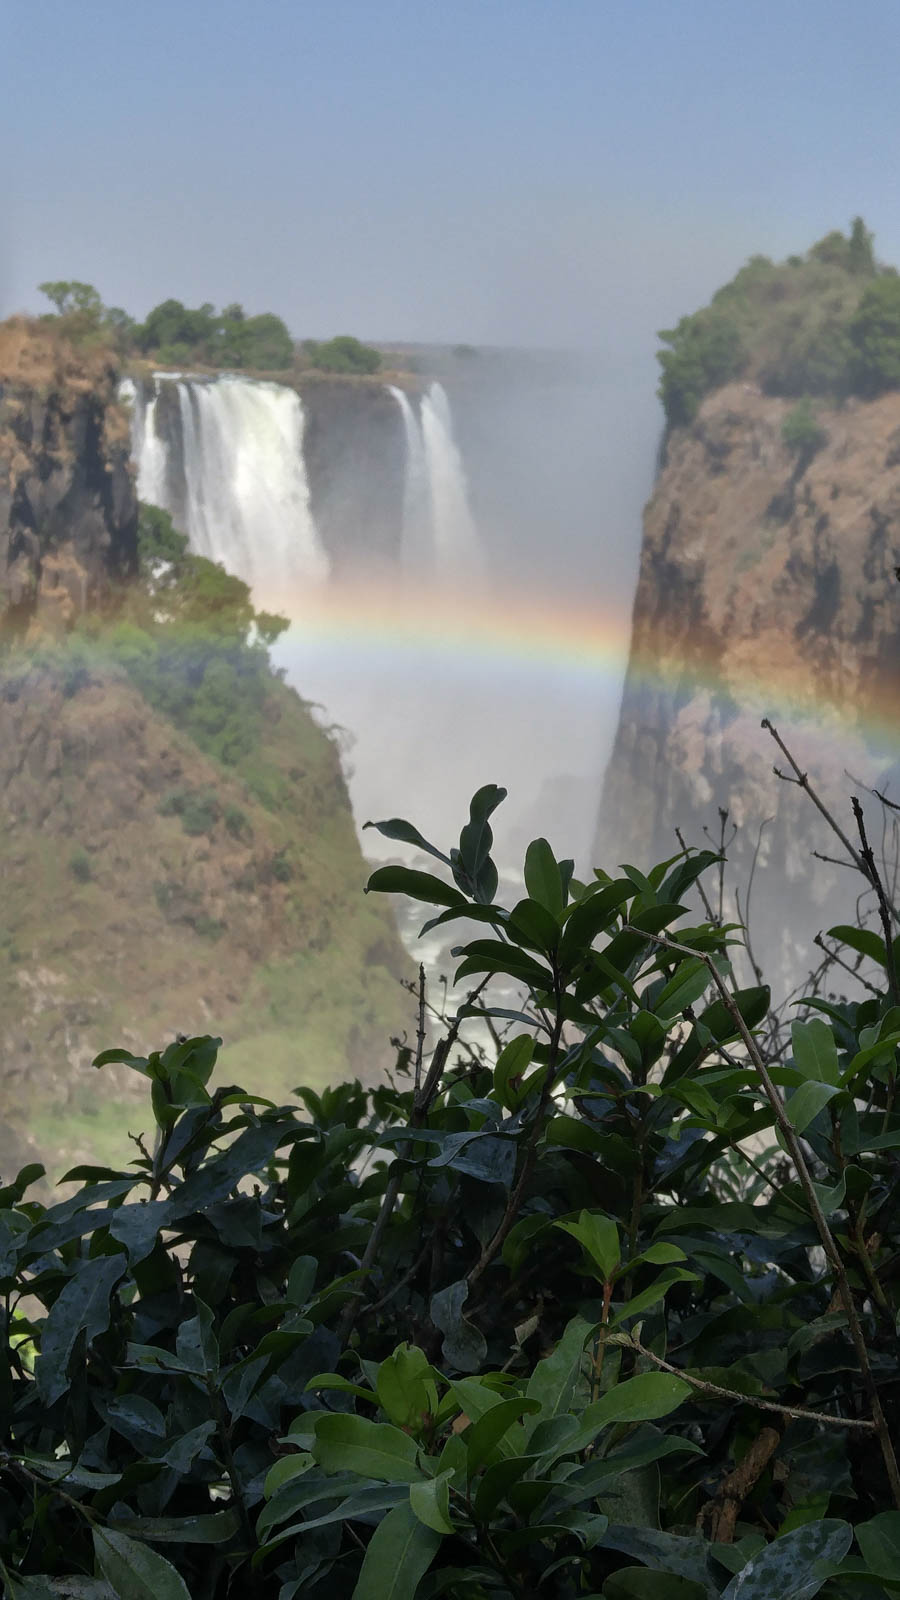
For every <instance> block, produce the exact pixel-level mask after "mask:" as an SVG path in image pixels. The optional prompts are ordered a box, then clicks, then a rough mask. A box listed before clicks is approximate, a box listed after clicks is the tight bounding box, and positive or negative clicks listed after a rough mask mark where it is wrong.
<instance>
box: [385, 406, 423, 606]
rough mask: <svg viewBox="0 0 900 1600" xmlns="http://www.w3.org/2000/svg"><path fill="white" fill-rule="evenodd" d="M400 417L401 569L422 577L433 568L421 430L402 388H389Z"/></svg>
mask: <svg viewBox="0 0 900 1600" xmlns="http://www.w3.org/2000/svg"><path fill="white" fill-rule="evenodd" d="M389 389H390V393H391V394H392V395H393V397H394V399H395V400H396V402H397V404H398V406H399V407H400V414H401V416H402V418H403V431H404V434H405V437H406V470H405V474H404V480H403V528H402V532H401V546H400V550H401V567H402V569H403V571H404V572H409V573H411V574H414V575H417V576H422V575H424V574H427V573H429V572H431V571H432V570H433V567H434V536H433V532H432V512H431V485H430V483H429V478H428V461H427V458H426V455H425V441H424V439H423V438H422V429H421V426H420V424H419V419H418V417H417V416H416V413H415V411H414V410H413V408H412V406H411V405H410V402H409V399H408V397H407V396H406V395H405V394H404V392H403V390H402V389H397V388H395V387H394V385H393V384H391V385H389Z"/></svg>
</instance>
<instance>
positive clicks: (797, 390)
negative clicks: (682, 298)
mask: <svg viewBox="0 0 900 1600" xmlns="http://www.w3.org/2000/svg"><path fill="white" fill-rule="evenodd" d="M659 337H660V339H661V340H662V342H663V344H664V346H666V348H664V349H663V350H661V351H660V352H659V354H658V358H657V359H658V360H659V362H660V365H661V367H662V378H661V381H660V387H659V394H660V398H661V400H662V402H663V407H664V409H665V413H666V421H667V423H668V426H669V427H670V428H676V427H680V426H683V425H685V424H687V423H689V422H691V421H692V420H693V418H694V416H695V415H696V413H697V410H698V408H699V406H700V402H701V401H702V399H703V397H704V395H706V394H708V393H709V392H710V391H711V390H712V389H716V388H718V387H719V386H720V385H721V384H724V383H729V382H730V381H731V380H732V379H735V378H739V377H744V378H747V379H750V380H752V381H753V382H755V383H757V384H758V385H759V387H760V388H761V389H762V390H763V392H764V393H766V394H771V395H785V396H793V397H801V396H805V395H809V396H814V397H819V398H821V399H823V400H829V401H832V402H840V401H841V400H843V399H845V398H846V397H847V396H848V395H851V394H857V395H863V396H866V397H871V396H873V395H877V394H881V393H883V392H884V391H885V390H886V389H896V388H900V276H898V273H897V271H896V268H894V267H885V266H882V265H880V264H879V263H878V262H877V261H876V260H875V253H874V249H873V235H872V234H871V233H870V232H869V231H868V229H867V228H866V225H865V223H864V221H863V219H862V217H857V218H855V220H854V222H853V224H852V226H851V229H850V233H849V235H847V234H843V233H841V232H840V231H838V230H835V231H834V232H833V233H828V234H826V235H825V237H824V239H820V240H819V241H818V243H817V244H814V245H813V246H812V248H811V249H810V250H809V251H807V253H806V255H803V256H789V257H788V259H787V261H783V262H778V263H776V262H773V261H770V260H769V259H768V257H767V256H753V257H751V259H750V260H749V261H748V262H747V264H746V266H744V267H742V268H741V270H740V272H738V274H737V276H736V277H734V278H733V279H732V281H731V282H730V283H727V284H725V286H724V288H722V289H719V290H718V291H717V293H716V294H714V295H713V298H712V302H711V304H710V305H708V306H704V307H703V309H702V310H700V311H697V312H695V313H694V314H693V316H688V317H682V318H681V321H680V322H679V323H678V325H677V326H676V327H675V328H668V329H664V330H663V331H662V332H661V333H660V335H659Z"/></svg>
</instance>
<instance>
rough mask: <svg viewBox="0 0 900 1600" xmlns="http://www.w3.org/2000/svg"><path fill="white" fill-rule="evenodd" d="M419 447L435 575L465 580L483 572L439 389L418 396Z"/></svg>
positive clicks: (447, 408) (444, 400) (433, 386)
mask: <svg viewBox="0 0 900 1600" xmlns="http://www.w3.org/2000/svg"><path fill="white" fill-rule="evenodd" d="M421 415H422V442H423V447H424V452H425V463H426V467H427V472H428V483H429V487H430V490H431V524H432V534H433V539H434V556H435V569H436V571H437V573H438V574H439V575H440V576H442V577H447V578H454V579H459V580H471V579H472V578H473V577H475V576H477V575H478V574H479V573H480V572H481V570H482V566H483V562H482V554H481V544H480V541H479V538H478V530H477V528H476V527H475V522H474V519H473V517H472V513H471V511H470V509H469V494H468V488H467V485H466V475H465V472H464V470H463V464H462V457H461V455H460V453H459V447H458V446H457V443H456V440H455V439H454V437H453V419H452V417H451V414H450V402H449V400H448V399H447V395H446V393H445V391H444V389H443V386H442V385H441V384H439V383H433V384H431V386H430V388H429V389H428V390H427V392H426V393H425V394H424V395H423V396H422V412H421Z"/></svg>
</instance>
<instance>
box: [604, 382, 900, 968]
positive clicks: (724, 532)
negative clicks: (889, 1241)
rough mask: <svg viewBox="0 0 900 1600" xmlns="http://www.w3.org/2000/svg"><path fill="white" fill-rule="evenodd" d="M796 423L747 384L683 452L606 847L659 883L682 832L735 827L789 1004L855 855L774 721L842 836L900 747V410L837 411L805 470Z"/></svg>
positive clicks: (714, 407) (758, 926)
mask: <svg viewBox="0 0 900 1600" xmlns="http://www.w3.org/2000/svg"><path fill="white" fill-rule="evenodd" d="M792 406H793V403H792V402H791V401H787V400H783V399H777V398H773V397H770V396H766V395H764V394H763V393H762V392H761V390H760V389H759V388H758V387H757V385H756V384H754V383H732V384H729V385H727V386H725V387H723V388H719V389H717V390H716V391H715V392H714V393H712V394H711V395H709V396H708V397H707V398H706V400H705V401H704V403H703V404H702V406H701V407H700V409H699V412H698V414H697V416H696V418H695V420H694V421H693V423H692V425H690V426H688V427H683V428H677V429H676V430H675V431H674V432H673V433H672V434H671V436H670V438H669V441H668V447H667V452H666V459H665V462H664V465H663V466H662V469H661V472H660V475H659V478H658V481H657V484H656V488H655V491H654V494H653V496H652V498H651V500H650V503H649V505H648V506H647V509H646V514H645V521H644V539H643V549H642V557H641V568H640V577H639V582H638V589H637V597H636V600H635V607H634V620H633V637H632V646H631V660H630V665H629V671H628V677H627V681H626V687H625V692H624V697H623V704H622V712H621V719H620V724H619V729H618V735H617V738H616V742H615V747H614V752H613V756H612V759H611V762H610V766H609V770H608V773H607V777H606V782H605V788H604V795H603V803H602V812H601V817H600V825H599V829H598V838H597V852H598V853H597V859H598V860H602V861H604V862H609V861H610V860H616V861H619V860H623V859H625V860H629V859H630V860H634V861H636V862H638V863H643V864H644V865H646V864H647V863H648V862H649V861H651V860H653V859H661V858H662V857H664V856H668V855H671V854H672V853H673V852H674V850H675V849H677V840H676V836H675V829H676V827H680V828H681V829H682V830H683V832H684V834H685V836H686V837H687V838H688V840H689V842H692V843H695V844H696V843H700V842H705V841H704V840H703V830H704V829H705V828H708V829H709V832H710V833H711V834H712V835H713V836H714V837H715V838H718V836H719V818H718V811H719V808H722V809H724V810H726V811H727V812H728V814H729V824H728V833H729V834H730V832H731V828H732V825H734V824H736V825H737V827H738V832H737V835H736V837H735V838H734V840H733V843H732V844H731V846H730V848H729V863H730V864H729V882H730V885H731V889H732V891H733V889H734V888H735V887H737V888H738V890H739V892H740V895H741V897H742V900H743V901H745V899H746V891H747V885H748V880H749V874H750V868H751V864H752V860H753V856H754V852H755V851H756V847H757V844H758V842H759V841H760V838H761V845H760V850H759V859H758V870H757V877H756V879H755V883H754V890H753V899H754V906H753V909H752V914H751V927H752V931H753V932H754V934H755V940H756V945H757V954H758V955H759V956H760V957H764V959H763V965H764V966H765V967H766V971H767V976H770V977H771V979H772V981H773V982H774V983H775V984H776V986H777V985H778V982H779V974H781V975H785V974H786V973H787V972H789V971H790V972H794V971H796V970H797V967H798V964H801V963H802V959H803V958H804V957H805V955H806V954H807V953H808V950H809V941H810V939H811V938H812V936H813V935H814V934H815V933H816V931H817V930H818V929H820V928H821V927H822V926H823V925H824V926H827V925H828V922H829V920H834V919H835V918H836V917H837V916H841V917H842V918H843V919H844V920H846V914H847V913H850V912H852V909H853V900H854V899H855V894H856V889H855V888H854V887H853V886H852V882H851V880H850V877H849V874H847V873H844V872H842V869H839V868H836V867H834V866H831V865H829V864H827V863H821V862H818V861H816V860H814V859H813V858H812V854H811V853H812V852H813V851H814V850H818V851H821V852H822V853H823V854H831V855H836V854H839V853H840V851H839V848H837V847H836V841H835V839H834V838H833V837H829V835H828V832H827V829H826V828H825V825H824V824H823V822H822V820H821V818H820V817H819V816H818V814H817V813H816V812H815V810H814V809H813V807H812V806H811V805H810V803H809V801H808V799H807V798H806V796H805V795H804V794H803V793H802V792H801V791H800V790H799V789H797V788H796V787H791V786H788V785H785V784H784V783H781V782H779V780H778V779H777V778H776V777H775V776H774V774H773V770H772V769H773V763H774V762H778V763H779V764H780V765H781V766H782V767H784V766H785V762H784V760H783V758H782V757H781V756H780V754H779V752H778V750H777V749H776V747H775V745H774V743H773V741H772V739H771V737H770V735H769V734H768V733H767V732H766V731H765V730H764V729H762V728H761V727H760V722H761V718H762V717H763V716H764V715H768V716H770V717H771V718H772V719H773V720H774V721H775V722H776V723H777V725H778V727H779V729H780V731H781V733H782V736H783V737H784V738H785V739H786V741H787V742H788V743H789V745H790V746H791V747H792V748H793V749H794V751H795V754H796V756H797V759H798V761H799V763H800V764H801V766H802V767H804V768H809V771H810V776H811V777H814V778H815V781H816V782H817V783H818V784H819V785H820V786H821V789H822V792H823V794H824V795H825V796H826V797H827V799H828V801H829V803H830V804H831V805H833V807H834V808H835V810H836V812H837V813H838V814H839V816H840V818H841V821H842V822H844V823H845V824H846V823H847V822H848V818H849V815H850V811H849V795H850V792H851V791H853V792H862V791H861V788H860V785H861V784H864V783H866V782H869V783H871V782H873V781H879V782H884V781H888V782H889V781H890V777H891V769H892V767H893V766H894V765H895V763H896V760H897V743H898V742H900V584H898V582H897V578H896V575H895V568H896V566H897V564H898V563H900V394H898V393H890V394H885V395H883V396H881V397H880V398H879V399H877V400H873V401H871V402H862V401H860V400H853V399H851V400H848V401H847V402H846V403H845V404H844V405H843V406H842V407H840V408H839V409H838V408H836V409H823V410H822V411H821V412H820V413H819V417H818V422H819V427H820V437H819V438H818V439H817V441H816V443H817V444H818V445H819V448H818V449H815V450H814V449H812V448H809V449H806V450H801V451H800V452H799V453H798V452H797V451H796V450H794V451H792V450H790V449H789V448H788V446H787V444H786V443H785V438H784V436H783V429H784V424H785V420H786V418H787V416H788V415H789V414H790V412H791V411H792ZM789 434H790V430H789ZM892 792H893V793H894V797H895V798H896V799H900V784H898V783H896V782H895V784H894V789H893V791H892ZM768 819H772V820H771V821H769V820H768ZM761 830H762V831H761ZM879 839H880V822H879ZM730 908H731V909H732V910H733V909H734V900H733V897H732V898H731V899H730Z"/></svg>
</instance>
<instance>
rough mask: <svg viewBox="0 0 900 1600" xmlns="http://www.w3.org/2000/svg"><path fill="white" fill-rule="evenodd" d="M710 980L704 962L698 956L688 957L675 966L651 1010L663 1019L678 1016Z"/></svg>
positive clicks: (696, 997) (698, 997) (690, 1004)
mask: <svg viewBox="0 0 900 1600" xmlns="http://www.w3.org/2000/svg"><path fill="white" fill-rule="evenodd" d="M711 982H712V977H711V974H710V970H709V968H708V966H707V965H706V962H705V961H701V960H700V959H699V957H693V956H692V957H689V958H688V959H687V960H686V961H682V962H681V963H680V964H679V965H678V966H677V967H676V969H675V971H674V973H673V974H672V977H671V978H670V979H669V981H668V983H667V984H666V985H665V986H664V988H663V990H662V992H661V993H660V994H659V995H657V997H656V1003H655V1004H654V1007H653V1010H654V1011H655V1013H656V1015H657V1016H658V1017H662V1018H663V1020H664V1021H668V1019H669V1018H671V1017H677V1016H680V1014H681V1012H682V1011H684V1010H685V1008H686V1007H687V1006H692V1005H693V1004H694V1001H695V1000H699V999H700V996H701V995H702V994H703V992H704V990H705V989H706V988H708V986H709V984H710V983H711Z"/></svg>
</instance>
